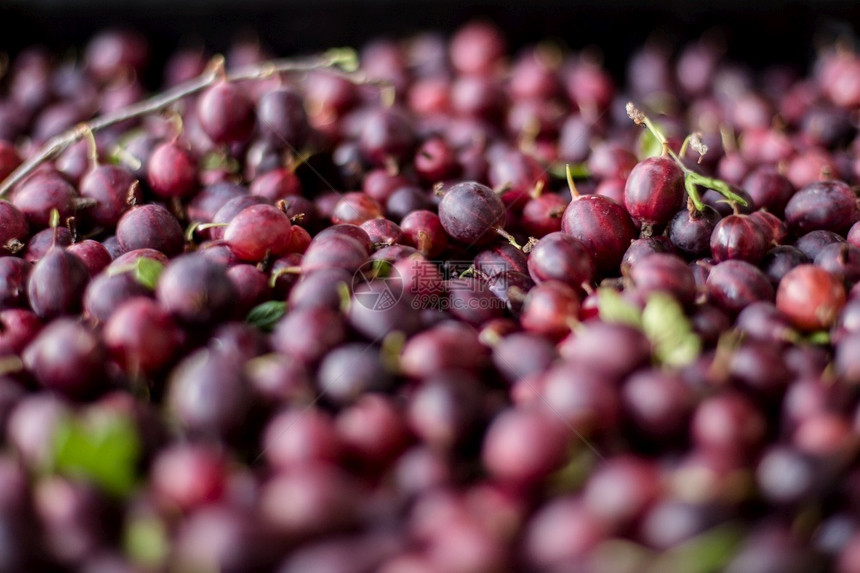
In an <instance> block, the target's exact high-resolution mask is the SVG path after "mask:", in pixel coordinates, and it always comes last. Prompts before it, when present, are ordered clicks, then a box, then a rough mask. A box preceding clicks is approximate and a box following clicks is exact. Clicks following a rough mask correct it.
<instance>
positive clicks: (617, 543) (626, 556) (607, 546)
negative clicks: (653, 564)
mask: <svg viewBox="0 0 860 573" xmlns="http://www.w3.org/2000/svg"><path fill="white" fill-rule="evenodd" d="M591 555H592V556H593V557H594V562H595V563H600V566H601V568H600V571H605V572H609V571H611V572H612V573H642V572H643V571H646V570H647V565H648V563H649V562H650V561H651V560H652V559H653V556H654V552H653V551H652V550H650V549H648V548H647V547H644V546H642V545H639V544H638V543H635V542H633V541H628V540H626V539H618V538H614V539H607V540H606V541H604V542H602V543H601V544H600V545H598V546H597V547H595V548H594V549H593V550H592V553H591Z"/></svg>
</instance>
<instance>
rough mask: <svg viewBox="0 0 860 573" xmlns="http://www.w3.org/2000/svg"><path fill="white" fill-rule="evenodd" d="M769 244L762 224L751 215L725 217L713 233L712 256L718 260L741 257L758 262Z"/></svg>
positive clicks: (754, 262)
mask: <svg viewBox="0 0 860 573" xmlns="http://www.w3.org/2000/svg"><path fill="white" fill-rule="evenodd" d="M767 245H768V241H767V238H766V237H765V235H764V233H763V232H762V229H761V226H760V225H759V224H757V223H756V221H755V220H753V219H752V218H751V216H750V215H729V216H727V217H724V218H723V219H721V220H720V221H719V222H718V223H717V224H716V225H715V226H714V231H713V232H712V233H711V256H713V257H714V260H716V261H717V262H722V261H727V260H729V259H740V260H744V261H748V262H750V263H753V264H758V263H759V262H761V259H762V258H763V257H764V254H765V252H766V251H767Z"/></svg>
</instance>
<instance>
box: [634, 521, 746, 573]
mask: <svg viewBox="0 0 860 573" xmlns="http://www.w3.org/2000/svg"><path fill="white" fill-rule="evenodd" d="M742 540H743V531H742V530H741V528H740V527H739V526H738V525H736V524H731V523H727V524H724V525H718V526H717V527H714V528H712V529H709V530H708V531H706V532H704V533H702V534H700V535H698V536H696V537H694V538H692V539H690V540H689V541H686V542H684V543H682V544H681V545H679V546H677V547H675V548H673V549H670V550H668V551H666V552H665V553H663V554H662V555H660V556H659V557H658V558H657V559H656V560H654V561H653V562H652V564H651V566H650V567H649V568H648V570H647V571H648V573H657V572H660V573H717V572H718V571H722V570H723V567H725V565H726V564H727V563H728V562H729V560H731V558H732V557H733V556H734V555H735V553H736V552H737V549H738V545H739V544H740V542H741V541H742Z"/></svg>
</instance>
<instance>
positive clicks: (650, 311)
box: [642, 293, 702, 366]
mask: <svg viewBox="0 0 860 573" xmlns="http://www.w3.org/2000/svg"><path fill="white" fill-rule="evenodd" d="M642 329H643V330H644V331H645V335H646V336H647V337H648V339H649V340H650V341H651V344H652V345H653V347H654V355H655V356H656V358H657V360H658V361H659V362H660V363H661V364H665V365H666V366H685V365H687V364H690V363H691V362H692V361H694V360H695V359H696V358H697V357H698V356H699V353H700V352H701V350H702V341H701V340H700V339H699V337H698V336H697V335H696V333H695V332H693V327H692V326H691V325H690V321H689V320H687V317H686V316H685V315H684V309H683V308H681V305H680V304H679V303H678V301H677V300H675V299H674V298H673V297H672V296H670V295H667V294H663V293H655V294H653V295H651V297H649V299H648V302H647V303H646V305H645V310H644V311H643V312H642Z"/></svg>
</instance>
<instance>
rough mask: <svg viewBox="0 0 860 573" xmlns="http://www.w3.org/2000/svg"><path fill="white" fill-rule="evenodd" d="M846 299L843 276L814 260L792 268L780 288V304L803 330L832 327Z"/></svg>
mask: <svg viewBox="0 0 860 573" xmlns="http://www.w3.org/2000/svg"><path fill="white" fill-rule="evenodd" d="M845 299H846V296H845V286H844V285H843V283H842V279H841V278H839V277H837V276H834V275H832V274H831V273H829V272H827V271H826V270H825V269H822V268H821V267H818V266H815V265H810V264H805V265H798V266H796V267H795V268H793V269H792V270H790V271H789V272H788V273H787V274H786V275H785V276H784V277H782V280H781V281H779V287H778V288H777V291H776V307H777V308H778V309H779V310H780V312H782V313H783V314H784V315H785V316H787V317H788V318H789V319H791V321H792V323H794V325H795V326H796V327H797V328H799V329H801V330H822V329H826V328H830V326H832V325H833V323H834V322H835V321H836V319H837V318H838V316H839V312H840V311H841V310H842V307H843V306H845Z"/></svg>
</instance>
